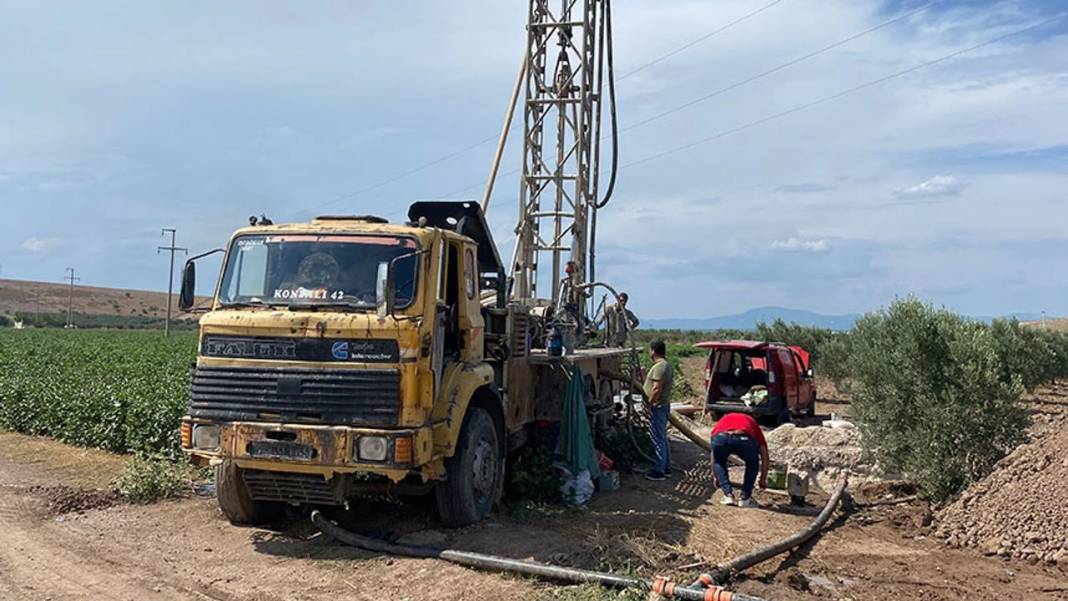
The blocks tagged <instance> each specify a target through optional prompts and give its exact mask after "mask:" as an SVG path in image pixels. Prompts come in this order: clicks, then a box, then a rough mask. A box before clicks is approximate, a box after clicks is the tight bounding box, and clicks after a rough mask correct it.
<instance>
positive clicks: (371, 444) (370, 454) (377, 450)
mask: <svg viewBox="0 0 1068 601" xmlns="http://www.w3.org/2000/svg"><path fill="white" fill-rule="evenodd" d="M356 450H357V453H358V456H357V459H359V460H361V461H385V460H386V457H387V456H389V441H387V440H386V438H385V437H384V436H361V437H360V441H359V443H358V444H357V445H356Z"/></svg>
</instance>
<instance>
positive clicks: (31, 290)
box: [0, 279, 207, 319]
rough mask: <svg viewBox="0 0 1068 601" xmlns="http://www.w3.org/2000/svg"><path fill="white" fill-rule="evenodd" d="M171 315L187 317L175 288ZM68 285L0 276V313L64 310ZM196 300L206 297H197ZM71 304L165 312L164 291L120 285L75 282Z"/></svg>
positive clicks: (89, 309) (79, 309)
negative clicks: (179, 310)
mask: <svg viewBox="0 0 1068 601" xmlns="http://www.w3.org/2000/svg"><path fill="white" fill-rule="evenodd" d="M175 293H176V294H175V298H174V303H175V305H174V310H173V311H174V313H173V314H174V316H175V317H176V318H178V319H183V318H187V316H183V315H182V314H181V313H179V312H178V306H177V303H178V295H177V290H176V291H175ZM69 294H70V287H69V286H68V285H67V284H60V283H51V282H33V281H29V280H3V279H0V315H14V314H15V313H34V312H35V311H37V310H38V309H40V312H41V313H42V314H47V313H64V314H65V313H66V312H67V300H68V295H69ZM197 300H198V302H201V301H204V300H207V299H203V298H198V299H197ZM73 308H74V312H75V313H80V314H83V315H115V316H122V317H137V318H151V317H164V316H165V315H166V314H167V293H165V292H150V291H145V290H124V289H121V288H98V287H95V286H75V287H74V302H73Z"/></svg>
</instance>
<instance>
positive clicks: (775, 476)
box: [768, 465, 786, 490]
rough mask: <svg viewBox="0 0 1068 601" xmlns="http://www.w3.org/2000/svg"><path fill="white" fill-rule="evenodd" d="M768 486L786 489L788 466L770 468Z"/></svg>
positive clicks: (775, 488)
mask: <svg viewBox="0 0 1068 601" xmlns="http://www.w3.org/2000/svg"><path fill="white" fill-rule="evenodd" d="M768 488H771V489H774V490H785V489H786V468H784V467H781V466H777V465H773V466H771V467H770V468H768Z"/></svg>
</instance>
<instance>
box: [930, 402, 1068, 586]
mask: <svg viewBox="0 0 1068 601" xmlns="http://www.w3.org/2000/svg"><path fill="white" fill-rule="evenodd" d="M1060 425H1061V427H1059V428H1054V429H1049V430H1048V433H1047V434H1046V435H1044V436H1041V437H1039V438H1037V439H1035V440H1033V441H1032V442H1030V443H1028V444H1025V445H1023V446H1021V447H1019V448H1017V449H1016V450H1015V451H1013V452H1012V453H1011V454H1010V455H1009V456H1007V457H1005V458H1004V459H1002V460H1001V461H1000V462H998V464H997V466H996V467H995V468H994V471H993V472H991V473H990V475H988V476H987V477H986V478H984V479H982V480H980V481H979V482H976V483H975V484H973V485H972V486H970V487H968V489H967V490H966V491H965V492H964V493H963V494H962V495H961V496H960V498H958V499H957V500H956V501H954V502H953V503H951V504H950V505H947V506H946V507H945V508H943V509H942V510H941V511H939V512H938V527H937V530H936V531H935V532H936V534H937V535H938V536H940V537H942V538H944V539H945V541H946V544H948V545H949V546H951V547H975V548H978V549H979V550H981V551H982V552H983V553H985V554H987V555H998V556H1001V557H1012V558H1016V559H1028V560H1034V561H1045V562H1048V563H1056V564H1058V565H1060V566H1068V420H1061V423H1060Z"/></svg>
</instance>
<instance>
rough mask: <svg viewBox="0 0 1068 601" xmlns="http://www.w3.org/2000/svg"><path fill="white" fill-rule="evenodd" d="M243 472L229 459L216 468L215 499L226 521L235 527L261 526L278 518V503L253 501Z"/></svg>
mask: <svg viewBox="0 0 1068 601" xmlns="http://www.w3.org/2000/svg"><path fill="white" fill-rule="evenodd" d="M242 471H243V470H242V469H241V468H239V467H237V464H235V463H234V462H233V461H232V460H229V459H227V460H225V461H223V462H222V463H221V464H219V465H217V466H215V498H216V500H217V501H218V502H219V509H221V510H222V512H223V515H225V516H226V519H228V520H230V523H231V524H234V525H235V526H259V525H262V524H265V523H267V522H270V521H272V520H274V519H276V518H278V516H279V514H280V513H281V512H280V511H279V509H280V506H279V505H278V504H277V503H270V502H266V501H253V500H252V497H250V496H249V494H248V487H246V486H245V479H244V478H243V477H242V475H241V473H242Z"/></svg>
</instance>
